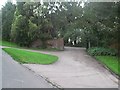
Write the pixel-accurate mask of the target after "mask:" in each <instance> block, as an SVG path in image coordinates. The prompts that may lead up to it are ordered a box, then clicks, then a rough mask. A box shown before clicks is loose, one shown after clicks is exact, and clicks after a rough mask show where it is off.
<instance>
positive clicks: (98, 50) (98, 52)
mask: <svg viewBox="0 0 120 90" xmlns="http://www.w3.org/2000/svg"><path fill="white" fill-rule="evenodd" d="M88 53H89V54H90V55H93V56H102V55H103V56H108V55H110V56H116V55H117V51H116V50H114V49H108V48H103V47H94V48H90V49H88Z"/></svg>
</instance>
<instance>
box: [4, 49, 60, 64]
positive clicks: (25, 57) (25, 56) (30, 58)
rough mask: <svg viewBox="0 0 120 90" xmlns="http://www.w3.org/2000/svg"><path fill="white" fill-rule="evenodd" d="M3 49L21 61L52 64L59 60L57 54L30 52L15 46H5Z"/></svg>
mask: <svg viewBox="0 0 120 90" xmlns="http://www.w3.org/2000/svg"><path fill="white" fill-rule="evenodd" d="M3 50H4V51H6V52H7V53H8V54H10V55H11V56H12V57H13V58H14V59H15V60H16V61H18V62H20V63H29V64H52V63H54V62H56V61H57V60H58V57H57V56H54V55H48V54H42V53H38V52H30V51H25V50H20V49H15V48H3Z"/></svg>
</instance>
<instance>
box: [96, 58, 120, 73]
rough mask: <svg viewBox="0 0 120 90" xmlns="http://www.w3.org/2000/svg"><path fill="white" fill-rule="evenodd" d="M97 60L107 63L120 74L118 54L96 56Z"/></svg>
mask: <svg viewBox="0 0 120 90" xmlns="http://www.w3.org/2000/svg"><path fill="white" fill-rule="evenodd" d="M95 58H96V59H97V60H99V61H100V62H102V63H103V64H104V65H106V66H107V67H108V68H109V69H111V70H112V71H113V72H114V73H116V74H117V75H120V71H119V70H120V62H119V61H118V57H116V56H95Z"/></svg>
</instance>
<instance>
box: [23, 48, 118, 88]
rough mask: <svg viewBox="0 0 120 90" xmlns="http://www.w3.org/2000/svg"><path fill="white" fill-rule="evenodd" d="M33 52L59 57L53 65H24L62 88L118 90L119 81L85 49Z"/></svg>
mask: <svg viewBox="0 0 120 90" xmlns="http://www.w3.org/2000/svg"><path fill="white" fill-rule="evenodd" d="M32 51H34V52H41V53H47V54H53V55H56V56H58V57H59V60H58V61H57V62H56V63H54V64H51V65H36V64H24V65H25V66H26V67H28V68H30V69H32V70H33V71H35V72H36V73H37V74H40V75H43V76H44V77H46V78H48V79H49V80H50V81H52V82H53V83H56V84H57V85H59V86H60V87H62V88H118V79H117V78H116V77H114V76H113V75H112V74H111V73H110V72H109V71H108V70H107V69H105V68H104V67H103V66H102V65H101V64H99V63H98V62H97V61H96V60H95V59H94V58H92V57H91V56H89V55H88V54H87V53H86V51H85V49H84V48H75V47H66V48H65V51H61V52H57V51H56V52H52V51H36V50H32Z"/></svg>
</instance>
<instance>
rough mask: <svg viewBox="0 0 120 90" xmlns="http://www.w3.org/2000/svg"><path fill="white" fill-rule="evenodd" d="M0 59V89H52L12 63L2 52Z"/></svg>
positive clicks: (49, 85)
mask: <svg viewBox="0 0 120 90" xmlns="http://www.w3.org/2000/svg"><path fill="white" fill-rule="evenodd" d="M0 51H2V50H1V49H0ZM0 58H2V88H53V86H52V85H51V84H50V83H48V82H47V81H46V80H45V79H43V78H42V77H40V76H38V75H36V74H35V73H33V72H31V71H30V70H28V69H27V68H25V67H23V66H22V65H20V64H19V63H17V62H16V61H14V60H13V59H12V58H11V57H10V56H9V55H8V54H7V53H5V52H4V51H2V55H0ZM0 65H1V63H0ZM0 74H1V73H0ZM0 81H1V80H0Z"/></svg>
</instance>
